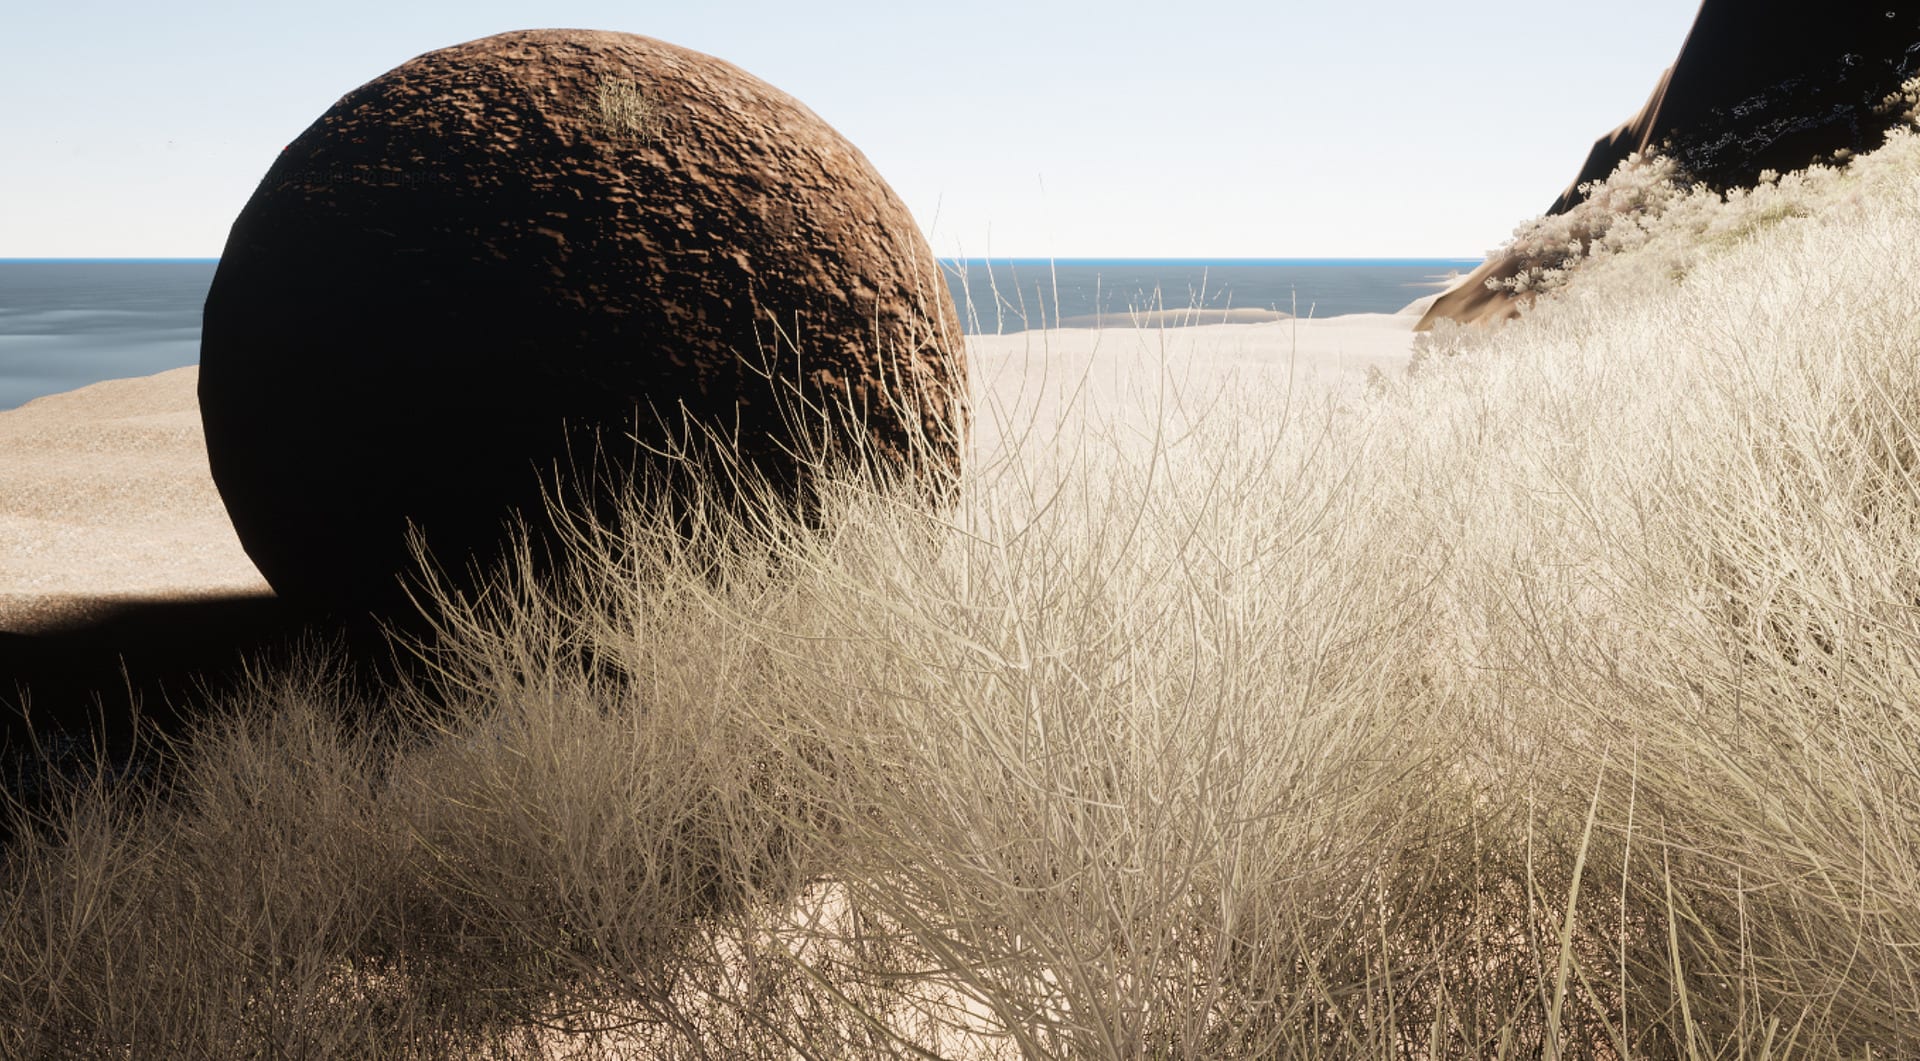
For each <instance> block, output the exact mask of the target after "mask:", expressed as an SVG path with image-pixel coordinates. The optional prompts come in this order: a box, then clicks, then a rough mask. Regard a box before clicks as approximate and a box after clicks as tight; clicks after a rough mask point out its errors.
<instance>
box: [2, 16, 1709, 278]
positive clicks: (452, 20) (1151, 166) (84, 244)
mask: <svg viewBox="0 0 1920 1061" xmlns="http://www.w3.org/2000/svg"><path fill="white" fill-rule="evenodd" d="M1697 8H1698V2H1697V0H1613V2H1611V3H1608V4H1604V5H1599V6H1595V5H1591V4H1561V3H1548V4H1498V5H1487V4H1477V3H1467V2H1464V0H1456V2H1453V3H1446V4H1441V3H1414V2H1410V0H1374V2H1368V0H1342V2H1330V0H1314V2H1308V0H1246V2H1242V0H1219V2H1212V3H1155V4H1144V3H1110V4H1104V5H1096V4H1067V3H1050V2H1048V0H1014V2H1004V0H976V2H972V3H965V4H940V5H933V4H925V3H917V2H914V0H897V2H895V3H853V2H834V0H813V2H799V3H795V2H792V0H787V2H781V3H774V2H763V0H751V2H732V3H729V2H714V3H709V2H702V0H680V2H677V3H672V4H665V3H611V2H599V0H558V2H553V0H545V2H539V3H533V2H524V0H471V2H464V3H457V4H455V3H445V4H431V5H409V4H405V3H401V2H398V0H386V2H373V0H330V2H328V3H324V4H299V5H282V4H280V3H278V2H275V0H246V2H237V3H193V2H185V3H178V4H156V3H144V2H143V3H131V2H93V0H54V2H50V3H31V2H22V3H18V4H9V5H8V9H7V12H6V13H5V14H4V15H0V257H216V256H218V255H219V253H220V249H221V247H222V245H223V244H224V243H225V241H226V237H227V229H228V226H229V225H230V224H231V223H232V221H233V218H234V216H235V215H236V214H237V213H238V212H239V211H240V208H241V207H242V206H243V205H244V204H245V203H246V201H247V199H248V197H249V196H250V195H251V194H252V193H253V189H254V185H255V184H256V183H257V182H258V181H259V179H260V177H261V176H262V175H263V174H264V173H265V172H266V169H267V167H268V165H269V164H271V163H272V161H273V159H274V156H275V155H276V154H277V153H278V152H279V150H280V149H281V147H282V146H283V145H285V144H286V143H287V142H288V141H289V140H291V139H293V137H294V136H295V135H297V134H298V133H299V132H300V131H301V130H302V129H304V128H306V126H307V125H309V124H310V123H312V122H313V121H314V119H316V118H318V117H319V116H320V115H321V114H322V113H323V112H324V111H326V109H327V108H328V107H329V106H331V105H332V104H333V102H334V101H335V100H336V99H337V98H339V97H340V96H341V95H343V94H345V93H346V92H348V91H349V90H351V89H353V88H354V87H356V86H358V85H360V84H362V83H364V82H366V81H368V80H370V79H372V78H374V77H377V76H379V75H380V74H382V73H384V72H386V71H387V70H389V69H391V68H393V67H395V66H397V65H399V64H400V63H403V62H405V61H406V60H407V59H409V58H411V57H413V56H415V55H418V54H420V53H422V52H426V51H431V50H433V49H435V48H440V47H445V46H447V45H450V44H456V43H459V42H461V41H466V40H471V39H473V38H476V37H484V36H487V35H489V34H493V33H498V32H503V31H506V30H513V29H527V28H533V27H543V26H575V27H585V28H593V29H609V30H621V31H626V32H631V33H640V34H645V35H647V36H652V37H658V38H661V39H663V40H667V41H671V42H673V43H675V44H679V45H683V46H685V47H689V48H694V49H696V50H699V51H703V52H707V53H709V54H712V55H716V56H719V57H720V58H722V59H726V60H728V61H729V62H732V63H734V64H736V65H738V66H741V67H743V68H745V69H746V70H747V71H748V72H750V73H752V74H754V75H756V76H758V77H760V78H761V79H763V80H765V81H768V82H770V83H772V84H773V85H775V86H776V87H778V88H780V89H782V90H784V91H786V92H788V93H790V94H791V95H793V96H795V97H797V98H798V99H799V100H800V101H801V102H803V103H805V104H806V105H807V106H809V107H811V108H812V109H813V110H814V111H815V112H816V113H818V114H819V115H820V116H821V117H823V118H825V119H826V120H827V122H829V123H830V124H832V125H833V126H834V127H835V128H837V129H838V130H839V131H840V132H841V134H842V135H844V136H846V137H847V139H849V140H850V141H852V142H853V143H854V144H855V145H856V146H857V147H859V148H860V149H861V150H862V151H863V152H865V153H866V155H867V157H868V158H869V159H871V160H872V161H873V163H874V165H875V166H876V167H877V168H878V169H879V171H880V173H881V174H882V175H883V176H884V177H885V178H886V179H887V181H888V182H889V183H890V184H891V185H892V186H893V188H894V190H895V191H896V192H897V193H898V194H899V195H900V196H901V198H902V199H903V200H905V202H906V204H907V206H908V207H909V208H910V209H911V210H912V211H913V213H914V216H915V217H916V218H917V219H918V220H919V222H920V225H921V227H922V229H923V230H925V231H926V232H927V234H928V236H929V238H930V239H931V241H932V243H933V248H934V251H935V252H936V253H938V254H940V255H942V256H950V255H967V256H973V257H981V256H992V257H1047V256H1054V257H1063V258H1065V257H1176V256H1178V257H1478V256H1480V255H1481V254H1482V253H1484V252H1485V251H1486V250H1487V249H1488V248H1490V247H1493V246H1496V245H1497V244H1499V243H1500V241H1501V240H1503V239H1504V238H1506V237H1507V235H1508V234H1509V233H1510V232H1511V231H1512V229H1513V226H1514V225H1515V224H1516V223H1518V222H1520V221H1521V220H1523V219H1525V218H1527V217H1530V216H1533V215H1536V214H1538V213H1540V212H1541V211H1542V210H1544V209H1545V208H1546V206H1547V204H1548V203H1550V202H1551V201H1552V200H1553V198H1554V196H1555V195H1557V194H1558V193H1559V191H1560V189H1561V188H1562V187H1563V186H1564V185H1565V184H1566V183H1567V181H1568V180H1570V179H1571V178H1572V177H1573V175H1574V174H1575V172H1577V171H1578V169H1579V167H1580V163H1581V162H1582V161H1583V160H1584V159H1585V157H1586V153H1587V150H1588V148H1589V147H1590V145H1591V144H1592V142H1593V140H1594V138H1596V137H1598V136H1600V135H1601V134H1603V133H1605V132H1607V131H1608V130H1610V129H1611V128H1613V127H1614V126H1615V125H1617V124H1619V123H1620V122H1622V121H1624V120H1625V119H1626V118H1627V117H1628V116H1629V115H1631V114H1632V113H1633V111H1634V110H1635V109H1637V108H1638V107H1639V106H1640V104H1641V103H1642V102H1644V101H1645V99H1646V97H1647V94H1648V93H1649V92H1650V91H1651V90H1652V88H1653V85H1654V82H1655V80H1656V78H1657V77H1658V76H1659V73H1660V71H1661V69H1662V68H1663V67H1665V66H1666V65H1667V64H1668V63H1670V62H1671V61H1672V60H1673V57H1674V55H1675V54H1676V53H1677V52H1678V51H1679V48H1680V44H1681V42H1682V40H1683V39H1684V37H1685V35H1686V31H1687V28H1688V27H1689V26H1690V25H1691V24H1692V21H1693V16H1694V13H1695V11H1696V10H1697Z"/></svg>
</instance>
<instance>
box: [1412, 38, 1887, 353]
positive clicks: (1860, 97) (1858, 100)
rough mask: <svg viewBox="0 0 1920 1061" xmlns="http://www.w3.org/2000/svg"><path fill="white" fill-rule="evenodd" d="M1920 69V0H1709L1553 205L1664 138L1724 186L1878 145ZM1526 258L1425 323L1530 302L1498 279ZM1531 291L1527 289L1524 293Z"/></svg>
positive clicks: (1493, 314)
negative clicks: (1904, 88)
mask: <svg viewBox="0 0 1920 1061" xmlns="http://www.w3.org/2000/svg"><path fill="white" fill-rule="evenodd" d="M1916 74H1920V3H1915V2H1913V0H1876V2H1867V0H1855V2H1851V3H1837V4H1807V3H1802V2H1798V0H1704V2H1703V3H1702V4H1701V5H1700V12H1699V14H1698V15H1696V16H1695V17H1694V23H1693V29H1692V30H1691V31H1689V32H1688V34H1687V39H1686V42H1685V43H1684V44H1683V45H1682V46H1681V49H1680V55H1679V57H1678V58H1677V59H1675V60H1674V63H1673V65H1672V66H1671V67H1669V68H1668V69H1667V70H1666V72H1665V73H1663V74H1661V76H1660V80H1659V82H1658V84H1656V85H1655V86H1654V90H1653V94H1652V95H1651V96H1650V97H1649V98H1648V99H1647V102H1646V104H1645V105H1644V106H1642V107H1641V108H1640V111H1639V113H1637V114H1635V115H1634V116H1633V117H1632V118H1630V119H1628V120H1627V121H1626V122H1625V123H1624V124H1622V125H1621V126H1620V127H1619V128H1617V129H1615V130H1613V131H1612V132H1610V133H1608V134H1607V135H1605V136H1603V137H1601V138H1600V139H1599V140H1597V141H1595V142H1594V145H1593V150H1592V151H1591V152H1589V153H1588V155H1587V160H1586V163H1585V164H1584V165H1582V166H1581V168H1580V172H1579V175H1578V176H1576V177H1575V178H1574V179H1573V181H1572V183H1570V184H1569V185H1568V186H1567V187H1566V189H1565V190H1564V191H1562V192H1561V193H1560V196H1559V198H1558V199H1556V200H1554V202H1553V205H1552V206H1551V207H1550V208H1549V209H1548V213H1549V214H1561V213H1565V212H1567V211H1568V210H1570V209H1572V208H1573V207H1574V206H1575V205H1576V204H1578V203H1579V202H1581V201H1582V199H1583V198H1584V196H1583V195H1582V193H1581V192H1580V185H1581V184H1584V183H1587V182H1590V181H1599V180H1603V179H1605V178H1606V177H1607V176H1608V175H1609V174H1611V173H1612V172H1613V170H1614V168H1615V167H1616V166H1618V165H1619V164H1620V163H1621V162H1622V161H1624V160H1625V159H1626V158H1627V156H1628V155H1630V154H1632V153H1633V152H1636V151H1641V152H1644V151H1648V150H1649V149H1653V148H1660V149H1662V150H1663V151H1664V152H1665V153H1666V154H1668V155H1670V156H1672V157H1673V158H1674V159H1675V160H1676V161H1677V162H1678V163H1679V164H1680V167H1681V169H1682V170H1684V171H1685V172H1686V173H1687V174H1688V176H1689V177H1690V178H1691V179H1693V180H1697V181H1700V182H1703V183H1705V184H1706V185H1708V186H1709V187H1712V188H1714V189H1716V190H1722V191H1724V190H1725V189H1727V188H1732V187H1751V186H1753V185H1754V184H1755V183H1756V182H1757V181H1758V179H1759V176H1760V173H1761V172H1762V171H1763V170H1774V171H1776V172H1781V173H1786V172H1790V171H1793V170H1798V169H1804V168H1805V167H1806V166H1807V165H1809V164H1810V163H1813V162H1815V161H1818V160H1821V159H1831V158H1832V157H1833V156H1834V154H1835V152H1843V151H1847V152H1856V153H1857V152H1863V151H1870V150H1872V149H1874V148H1876V147H1878V146H1879V145H1880V141H1881V139H1882V137H1883V136H1884V134H1885V132H1886V130H1887V129H1889V128H1891V127H1892V126H1893V124H1894V123H1895V122H1897V121H1899V120H1900V115H1899V113H1898V112H1897V111H1895V110H1890V109H1888V108H1885V107H1882V106H1881V103H1882V101H1883V100H1885V99H1886V98H1887V97H1888V96H1889V95H1891V94H1893V93H1895V92H1897V91H1898V90H1899V89H1900V86H1901V85H1902V84H1903V83H1904V82H1906V81H1907V80H1909V79H1910V78H1912V77H1914V76H1915V75H1916ZM1518 265H1519V263H1517V262H1514V261H1511V260H1508V259H1504V258H1499V257H1496V258H1494V259H1492V260H1489V261H1488V262H1486V263H1484V264H1483V265H1481V266H1480V268H1479V269H1477V270H1475V272H1474V273H1473V274H1472V275H1471V276H1469V277H1468V278H1467V279H1466V280H1464V281H1463V282H1462V283H1461V284H1460V285H1458V286H1457V287H1455V288H1454V289H1453V290H1451V291H1449V292H1448V293H1447V294H1446V295H1444V296H1442V297H1441V298H1440V299H1438V300H1437V301H1436V302H1435V303H1434V305H1433V307H1432V308H1431V309H1430V310H1429V311H1428V312H1427V315H1426V316H1425V317H1424V318H1422V319H1421V321H1420V324H1419V327H1420V329H1422V330H1425V329H1428V328H1431V327H1432V324H1433V321H1435V320H1436V319H1438V318H1441V317H1449V318H1452V319H1454V320H1457V321H1461V322H1463V323H1471V322H1478V321H1489V320H1504V319H1506V318H1508V317H1512V316H1514V315H1515V314H1516V313H1518V312H1519V306H1518V301H1517V300H1516V299H1515V298H1514V296H1512V295H1510V294H1508V293H1506V292H1495V291H1490V290H1488V289H1487V287H1486V281H1487V280H1488V279H1507V278H1509V277H1511V276H1513V275H1514V274H1515V272H1516V270H1517V268H1518ZM1522 297H1525V296H1522Z"/></svg>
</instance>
